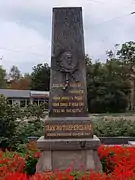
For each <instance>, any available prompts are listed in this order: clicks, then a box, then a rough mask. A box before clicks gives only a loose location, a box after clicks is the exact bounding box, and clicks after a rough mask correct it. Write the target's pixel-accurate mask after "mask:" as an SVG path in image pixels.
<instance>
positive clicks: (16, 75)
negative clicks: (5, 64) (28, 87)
mask: <svg viewBox="0 0 135 180" xmlns="http://www.w3.org/2000/svg"><path fill="white" fill-rule="evenodd" d="M9 77H10V79H11V80H12V81H17V80H19V79H20V78H21V72H20V70H19V69H18V67H17V66H14V65H13V66H12V68H11V69H10V73H9Z"/></svg>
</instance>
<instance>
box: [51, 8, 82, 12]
mask: <svg viewBox="0 0 135 180" xmlns="http://www.w3.org/2000/svg"><path fill="white" fill-rule="evenodd" d="M57 9H78V10H79V9H80V10H82V7H53V11H54V10H57Z"/></svg>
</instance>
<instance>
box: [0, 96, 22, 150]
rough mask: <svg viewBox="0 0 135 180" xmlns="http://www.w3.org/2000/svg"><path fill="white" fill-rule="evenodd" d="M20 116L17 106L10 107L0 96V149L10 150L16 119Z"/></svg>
mask: <svg viewBox="0 0 135 180" xmlns="http://www.w3.org/2000/svg"><path fill="white" fill-rule="evenodd" d="M19 116H20V109H19V107H18V106H11V105H9V104H8V103H7V100H6V98H5V97H4V96H0V148H2V149H5V148H9V147H10V148H12V147H13V144H14V143H15V142H14V136H15V133H16V127H17V121H16V120H17V118H18V117H19Z"/></svg>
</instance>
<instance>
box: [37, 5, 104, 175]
mask: <svg viewBox="0 0 135 180" xmlns="http://www.w3.org/2000/svg"><path fill="white" fill-rule="evenodd" d="M99 145H100V140H99V139H98V138H97V137H96V136H95V135H93V131H92V125H91V121H90V119H89V116H88V111H87V85H86V62H85V51H84V33H83V20H82V8H81V7H70V8H66V7H62V8H53V18H52V57H51V77H50V95H49V116H48V117H47V119H46V120H45V127H44V136H43V137H41V138H40V139H39V140H38V141H37V146H38V148H39V149H40V150H41V156H40V159H39V161H38V163H37V172H42V171H45V170H54V169H60V170H63V169H66V168H68V167H69V166H70V165H71V164H72V165H73V167H74V169H76V170H77V169H79V164H81V165H83V167H84V168H85V169H86V170H89V169H93V170H94V169H99V170H100V169H101V164H100V161H99V158H98V155H97V148H98V146H99Z"/></svg>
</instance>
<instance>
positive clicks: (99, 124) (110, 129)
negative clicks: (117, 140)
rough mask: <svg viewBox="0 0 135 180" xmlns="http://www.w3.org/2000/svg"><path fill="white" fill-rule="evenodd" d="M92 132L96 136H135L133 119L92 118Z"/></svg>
mask: <svg viewBox="0 0 135 180" xmlns="http://www.w3.org/2000/svg"><path fill="white" fill-rule="evenodd" d="M92 123H93V129H94V134H96V135H97V136H98V137H116V136H132V137H135V121H134V120H126V119H119V120H108V119H107V120H106V119H97V120H92Z"/></svg>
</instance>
